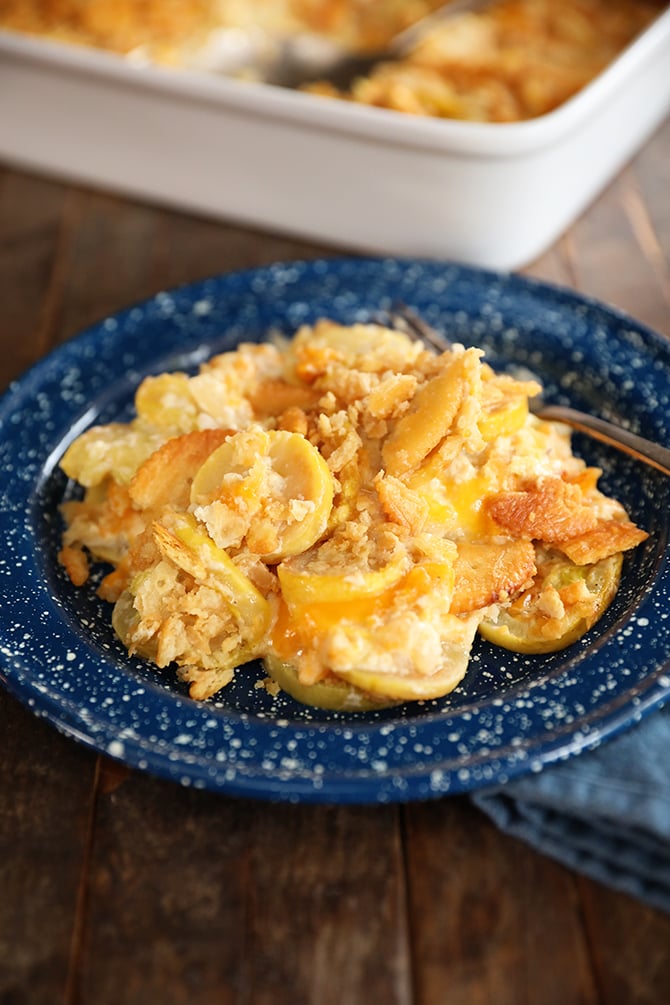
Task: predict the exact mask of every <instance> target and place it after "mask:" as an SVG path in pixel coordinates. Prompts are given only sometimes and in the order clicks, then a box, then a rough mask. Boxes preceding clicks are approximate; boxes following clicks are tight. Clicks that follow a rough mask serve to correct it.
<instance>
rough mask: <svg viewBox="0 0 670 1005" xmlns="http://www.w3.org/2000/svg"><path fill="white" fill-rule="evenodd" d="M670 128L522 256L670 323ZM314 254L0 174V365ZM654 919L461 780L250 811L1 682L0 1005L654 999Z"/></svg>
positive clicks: (666, 922)
mask: <svg viewBox="0 0 670 1005" xmlns="http://www.w3.org/2000/svg"><path fill="white" fill-rule="evenodd" d="M669 183H670V122H668V123H666V125H665V126H664V127H663V128H662V129H661V130H660V131H659V132H658V133H657V135H656V136H655V137H654V138H653V140H652V141H651V142H650V143H649V144H648V145H647V147H646V148H645V149H644V150H643V151H642V152H641V153H640V154H639V156H638V157H637V158H636V159H635V161H634V162H633V163H632V165H630V166H629V167H628V168H626V169H625V170H624V171H623V173H622V174H621V175H620V176H619V177H618V178H617V179H616V180H615V181H614V183H613V184H612V185H611V186H610V187H609V189H608V190H607V191H606V192H605V193H604V194H603V195H602V196H601V197H600V198H599V199H598V201H597V202H596V203H595V204H594V205H593V206H592V207H591V208H590V209H589V210H588V212H587V213H586V214H585V215H584V216H583V217H582V218H581V219H580V220H579V221H578V222H577V223H576V224H575V225H574V226H573V227H572V228H571V229H570V231H569V232H568V233H567V234H566V235H565V236H564V237H563V238H562V239H561V240H560V241H559V242H558V243H557V244H556V246H555V247H553V248H552V249H551V250H550V251H549V252H548V253H547V254H545V255H544V256H543V257H542V258H541V259H540V260H539V261H537V262H535V263H533V265H532V266H531V267H529V268H528V269H527V272H528V273H529V274H532V275H534V276H540V277H543V278H547V279H549V280H552V281H557V282H560V283H563V284H566V285H568V286H572V287H575V288H576V289H578V290H580V291H583V292H585V293H588V294H590V295H593V296H595V297H598V298H601V299H603V300H606V301H609V302H610V303H613V304H616V305H617V306H619V307H621V308H624V309H625V310H627V311H629V312H631V313H632V314H633V315H635V316H637V317H638V318H639V319H641V320H642V321H644V322H647V323H648V324H650V325H651V326H653V327H655V328H656V329H658V330H659V331H661V332H663V333H665V334H666V335H669V336H670V184H669ZM324 252H325V253H331V254H332V252H329V251H328V249H323V248H318V247H314V246H311V245H306V244H301V243H298V242H296V241H293V240H291V239H287V238H284V237H280V236H276V235H270V234H264V233H258V232H254V231H250V230H244V229H242V228H238V227H235V226H228V225H225V224H220V223H214V222H210V221H206V220H202V219H194V218H191V217H188V216H184V215H180V214H179V213H175V212H168V211H165V210H163V209H159V208H155V207H152V206H148V205H139V204H137V203H134V202H130V201H127V200H125V199H122V198H117V197H115V196H113V195H107V194H100V193H96V192H92V191H87V190H85V189H82V188H78V187H76V186H73V185H68V184H59V183H57V182H54V181H49V180H44V179H41V178H38V177H35V176H32V175H29V174H24V173H21V172H20V171H16V170H12V169H10V168H6V169H4V170H3V169H2V168H0V335H1V338H2V350H3V352H2V355H1V356H0V380H1V383H2V386H5V385H6V384H7V383H8V382H9V381H10V380H11V379H12V378H14V377H17V376H18V375H19V374H20V373H21V372H22V371H23V370H24V369H25V368H26V367H27V366H28V365H29V364H31V363H33V362H34V361H35V360H37V359H38V358H39V357H40V356H42V355H44V354H45V353H47V352H48V351H49V350H51V349H53V348H54V347H55V346H57V345H58V344H60V343H62V342H64V341H65V340H67V339H68V338H70V337H71V336H72V335H74V334H75V333H76V332H77V331H79V330H80V329H81V328H83V327H84V326H86V325H88V324H90V323H92V322H94V321H96V320H98V319H100V318H101V317H103V316H104V315H106V314H108V313H109V312H113V311H116V310H117V309H119V308H121V307H124V306H125V305H127V304H128V303H129V302H131V301H135V300H138V299H140V298H143V297H146V296H149V295H151V294H153V293H155V292H156V291H157V290H159V289H164V288H166V287H169V286H171V285H174V284H177V283H182V282H186V281H189V280H195V279H198V278H201V277H204V276H207V275H211V274H215V273H218V272H223V271H226V270H230V269H237V268H242V267H247V266H254V265H259V264H262V263H267V262H271V261H273V260H278V259H287V258H295V257H313V256H316V255H317V254H322V253H324ZM669 988H670V917H667V916H665V915H663V914H661V913H658V912H655V911H653V910H651V909H649V908H648V907H645V906H643V905H641V904H640V903H637V902H636V901H634V900H632V899H630V898H629V897H627V896H624V895H622V894H618V893H615V892H612V891H611V890H609V889H606V888H604V887H602V886H600V885H598V884H597V883H594V882H591V881H589V880H587V879H585V878H583V877H582V876H580V875H577V874H575V873H572V872H570V871H568V870H566V869H564V868H562V867H560V866H559V865H557V864H555V863H554V862H552V861H550V860H549V859H547V858H545V857H543V856H541V855H539V854H536V853H535V852H534V851H532V850H530V849H529V848H528V847H526V846H525V845H524V844H521V843H520V842H518V841H516V840H513V839H511V838H508V837H506V836H504V835H502V834H500V833H499V832H498V831H497V830H496V829H495V828H494V827H493V825H492V824H491V823H490V822H489V821H488V820H487V819H485V818H484V817H483V816H482V815H481V814H480V813H479V812H478V811H477V810H476V809H474V808H473V806H472V805H471V804H470V802H469V801H468V799H467V798H447V799H443V800H440V801H436V802H432V803H428V804H421V805H408V806H384V807H370V808H368V807H354V808H351V807H345V808H342V807H337V806H334V807H328V806H288V805H280V806H274V805H265V804H261V803H254V802H247V801H242V800H236V799H232V798H224V797H221V796H218V795H213V794H208V793H205V792H199V791H193V790H189V789H184V788H180V787H178V786H176V785H173V784H170V783H167V782H164V781H160V780H156V779H155V778H152V777H149V776H147V775H145V774H142V773H140V772H137V771H130V770H126V769H124V768H123V767H120V766H119V765H117V764H116V763H113V762H111V761H108V760H106V759H105V758H104V757H99V756H96V755H95V754H93V753H90V752H89V751H88V750H86V749H84V748H82V747H80V746H78V745H77V744H76V743H75V742H73V741H72V740H69V739H66V738H64V737H63V736H61V735H59V734H58V733H57V732H56V731H55V730H54V729H53V728H51V727H50V726H49V725H47V724H46V723H45V722H43V721H41V720H40V719H38V718H36V717H35V716H33V715H32V714H31V713H30V712H29V711H28V710H26V709H25V708H23V707H22V706H21V705H19V704H18V702H17V701H15V700H14V699H13V698H12V697H10V696H9V695H8V694H7V693H6V692H5V691H4V690H1V689H0V1002H1V1003H3V1005H23V1003H26V1005H42V1003H44V1005H89V1003H90V1005H154V1003H155V1005H186V1003H187V1005H210V1003H212V1005H213V1003H217V1005H219V1003H223V1005H227V1003H235V1005H265V1003H267V1005H331V1003H332V1005H358V1003H366V1005H377V1003H379V1005H410V1003H412V1005H443V1003H447V1002H448V1003H449V1005H479V1003H490V1005H520V1003H530V1002H532V1003H534V1005H547V1003H556V1005H572V1003H589V1005H590V1003H594V1005H595V1003H598V1005H605V1003H607V1005H610V1003H612V1005H614V1003H623V1005H629V1003H635V1005H639V1003H644V1002H650V1003H652V1002H653V1003H654V1005H658V1003H660V1002H662V1001H666V1000H667V994H668V989H669Z"/></svg>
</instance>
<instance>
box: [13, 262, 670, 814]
mask: <svg viewBox="0 0 670 1005" xmlns="http://www.w3.org/2000/svg"><path fill="white" fill-rule="evenodd" d="M389 263H392V264H394V266H395V267H397V268H416V267H417V266H418V267H419V268H420V269H425V268H432V269H435V268H440V269H443V270H456V273H457V274H460V275H466V276H467V277H469V278H471V279H476V280H477V282H479V283H483V284H486V285H489V284H491V283H498V284H503V286H504V287H505V289H506V290H507V291H510V290H511V291H512V292H513V291H514V289H519V288H521V289H524V290H532V291H533V292H534V294H535V295H538V294H539V295H542V294H543V293H544V292H545V291H547V292H550V293H551V295H552V297H556V296H558V297H559V299H561V300H563V301H567V302H569V303H570V304H571V305H572V306H573V307H574V306H579V307H582V308H583V307H586V308H588V309H589V310H591V311H597V312H599V313H603V314H604V316H606V317H607V318H608V319H615V320H616V321H617V322H618V323H619V324H621V325H623V326H628V327H630V328H631V330H634V331H636V332H637V333H639V334H640V335H641V336H642V338H643V341H646V343H647V345H648V346H650V347H655V348H656V349H657V350H662V351H664V352H665V353H666V354H668V353H669V352H670V348H669V345H668V340H667V339H665V338H664V336H662V335H661V334H660V333H657V332H655V331H654V330H653V329H651V328H649V327H648V326H646V325H644V324H643V323H642V322H639V321H637V320H635V319H634V318H632V317H631V316H630V315H628V314H627V313H626V312H624V311H621V310H619V309H617V308H616V307H611V306H610V305H608V304H605V303H604V302H603V301H600V300H598V299H596V298H593V297H589V296H588V295H583V294H581V293H579V292H578V291H575V290H572V289H570V288H567V287H563V286H561V285H559V284H555V283H551V282H547V281H545V280H541V279H537V278H535V277H526V276H520V275H518V274H515V273H504V272H496V271H494V270H488V269H480V268H477V267H474V266H470V265H462V264H460V263H451V262H435V261H433V260H426V259H417V258H395V257H394V258H380V257H366V258H360V257H342V256H333V257H328V258H317V259H308V260H303V259H296V260H292V261H289V262H282V263H273V264H270V265H266V266H260V267H251V268H248V269H242V270H237V271H231V272H226V273H222V274H220V275H214V276H211V277H207V278H205V279H202V280H198V281H196V282H194V283H185V284H181V285H179V286H176V287H174V288H172V289H171V290H170V291H167V292H166V291H161V292H159V293H157V294H154V295H153V296H152V297H149V298H145V299H144V300H140V301H137V302H136V303H135V304H132V305H130V306H127V307H125V308H123V309H122V310H120V311H117V312H115V313H114V314H113V315H110V316H109V317H107V318H103V319H100V320H99V321H97V322H95V323H94V324H92V325H89V326H88V327H87V328H85V329H84V330H82V331H81V332H79V333H78V334H76V335H75V336H73V337H72V338H71V339H69V340H68V341H66V342H64V343H63V344H61V345H60V346H57V347H56V348H54V349H52V350H51V351H50V352H49V353H48V354H47V355H46V356H44V357H42V358H41V359H40V360H38V361H36V362H35V363H34V364H33V365H32V366H31V367H29V368H28V369H27V370H26V371H25V372H24V373H23V374H22V375H20V376H19V377H18V378H17V379H16V380H14V381H12V382H11V383H10V385H9V387H8V388H7V389H6V390H5V391H4V392H3V394H2V396H0V429H5V421H4V420H5V417H6V414H8V413H7V409H8V407H9V405H10V403H11V398H12V396H13V395H15V394H21V393H23V394H25V393H26V392H27V390H28V389H29V388H31V387H32V386H33V385H35V384H37V385H39V384H40V382H41V381H42V380H43V377H44V374H45V373H46V372H47V371H48V370H50V369H52V368H54V366H55V367H56V368H58V366H59V365H62V364H63V363H64V361H65V360H67V358H68V357H69V356H71V355H76V354H77V353H78V352H80V353H82V352H84V351H85V349H86V347H87V345H88V343H89V342H91V341H92V342H95V341H96V340H97V339H99V338H100V337H101V333H102V332H103V330H104V328H105V325H107V324H108V323H109V321H110V320H113V321H115V323H116V324H117V325H119V326H122V325H123V323H125V321H126V320H127V319H128V318H129V317H130V315H131V314H132V312H133V311H136V310H138V309H139V310H147V309H149V307H150V305H155V304H156V303H157V302H158V300H159V298H160V297H161V296H165V295H169V296H179V297H182V298H186V300H187V301H188V300H190V301H191V303H193V302H194V298H195V297H197V296H200V295H202V293H203V291H205V290H206V289H207V288H208V287H211V286H212V285H220V284H224V285H225V284H226V283H228V284H230V283H231V282H232V283H239V284H242V285H244V284H245V283H247V284H248V282H249V281H250V280H253V279H255V278H256V277H258V276H259V275H265V276H270V275H271V273H272V270H273V269H277V268H281V269H293V270H297V271H298V272H300V273H301V277H300V278H301V279H304V276H305V274H307V273H311V274H312V275H315V274H317V273H318V272H319V271H321V272H322V273H323V272H324V271H325V272H331V271H333V270H334V271H336V272H338V271H342V270H343V269H344V270H346V269H347V268H354V269H356V268H360V267H363V268H373V269H374V268H375V267H377V268H379V269H383V268H384V266H385V265H388V264H389ZM58 443H59V444H62V437H61V438H60V439H59V441H58ZM57 459H58V458H57V456H54V455H53V452H52V455H51V456H50V458H49V459H48V460H47V462H46V463H45V465H43V468H42V477H43V480H45V479H46V477H47V474H48V472H47V463H52V465H55V463H56V462H57ZM27 502H28V506H29V508H30V505H31V503H32V502H33V501H32V500H27ZM2 520H4V518H3V517H2V514H1V513H0V521H2ZM665 532H666V535H667V526H666V527H665ZM659 555H660V553H659ZM659 561H661V558H660V557H659ZM3 635H4V625H3V622H2V615H0V642H2V641H3ZM0 651H1V652H2V653H3V656H4V659H5V663H7V662H11V661H12V659H15V660H16V664H15V666H14V667H13V669H12V670H11V671H8V672H7V673H3V672H2V671H1V670H0V680H2V682H3V683H4V685H5V686H6V688H7V690H8V691H10V692H12V693H14V694H15V696H16V697H17V698H18V699H19V700H20V701H22V702H23V703H24V704H27V705H29V706H30V707H31V708H32V709H33V711H36V712H37V714H40V715H43V717H44V718H46V719H48V720H49V721H50V722H51V723H52V724H53V725H54V726H56V728H58V729H59V730H60V731H61V732H64V733H66V734H68V735H70V736H72V737H74V738H75V739H77V740H78V741H79V742H83V743H85V744H86V745H88V746H89V747H90V748H91V749H93V750H96V751H97V752H99V753H102V754H104V755H106V756H110V757H112V758H113V759H114V758H115V759H118V760H121V761H123V763H125V764H131V766H133V767H136V768H140V769H141V770H149V771H150V772H151V773H152V774H157V775H161V776H162V777H168V778H171V779H172V780H178V781H181V782H182V783H183V784H194V785H195V786H196V787H205V788H209V789H214V790H216V791H220V792H228V793H230V794H235V795H250V796H253V797H255V798H263V797H264V798H269V799H273V800H276V799H279V800H284V799H288V800H289V801H296V800H297V801H335V802H366V803H369V802H377V801H404V800H406V799H411V798H416V792H415V789H416V788H417V787H416V786H415V785H414V784H413V783H412V781H410V782H407V784H406V785H402V784H398V783H397V782H394V781H393V777H391V776H387V777H385V776H383V775H378V774H375V773H374V772H372V773H370V777H366V778H365V780H364V781H362V782H359V783H358V784H354V785H353V786H352V785H351V784H350V783H348V782H346V781H345V782H342V783H341V784H339V783H338V779H337V777H335V778H328V779H327V780H323V781H322V784H321V785H317V786H315V785H314V783H313V781H312V782H305V783H304V784H303V783H302V782H300V780H299V779H297V778H295V777H294V778H293V782H291V779H290V772H288V775H287V778H283V779H279V782H277V780H276V779H275V780H274V781H273V780H272V779H270V778H268V777H263V776H261V778H260V780H259V781H257V780H255V779H252V778H251V777H247V776H246V775H245V771H246V767H245V766H243V765H237V767H236V772H235V777H228V778H227V779H223V780H222V779H221V778H220V777H219V776H218V775H217V776H216V778H214V777H210V778H209V780H208V779H203V778H202V777H201V776H199V775H198V774H195V775H194V774H193V771H191V772H190V774H189V771H188V770H186V769H184V767H183V765H179V764H177V765H176V769H177V770H174V767H175V766H174V765H172V764H162V763H161V764H159V763H157V760H156V758H157V755H156V754H153V755H152V757H153V760H154V763H146V764H144V763H142V762H143V761H145V760H146V758H143V757H141V756H140V750H141V744H138V745H137V749H135V747H134V745H133V742H132V741H131V739H130V738H126V740H125V747H124V750H123V754H122V755H121V756H119V755H118V751H116V748H115V747H114V737H113V735H112V734H110V735H109V736H108V737H107V739H108V743H107V747H106V749H101V745H100V742H99V740H98V739H96V738H94V737H92V736H90V735H87V734H86V732H85V731H83V730H81V729H78V728H77V723H76V716H72V715H70V714H69V713H67V712H66V710H64V708H65V706H63V705H62V704H61V705H60V706H59V705H58V702H57V700H56V699H52V702H53V707H51V706H49V702H47V701H46V698H45V697H44V691H43V690H42V692H39V691H36V689H35V686H34V685H35V682H34V681H31V678H30V667H29V666H25V667H24V666H23V665H22V664H21V663H20V660H19V657H18V656H14V657H13V656H12V654H11V653H9V652H8V650H7V646H6V645H4V644H3V645H2V647H1V648H0ZM667 666H668V663H667V661H666V663H665V664H664V665H663V666H659V667H657V668H656V669H655V670H654V671H653V672H652V673H650V674H647V675H646V676H645V678H644V683H645V687H644V688H642V689H640V693H641V695H642V697H639V696H638V697H639V701H638V703H637V705H636V707H635V710H634V713H631V710H630V709H628V710H627V709H626V708H624V709H623V710H620V711H618V712H617V711H616V710H615V711H614V712H613V713H612V714H611V715H610V716H609V717H607V722H606V723H605V727H606V728H605V729H598V730H597V735H596V734H593V735H591V736H589V735H588V734H586V735H585V736H584V737H583V738H582V739H581V741H580V742H579V743H578V744H577V745H576V744H575V742H574V739H573V741H572V742H571V743H570V744H568V745H566V744H563V745H560V744H559V745H556V744H551V743H550V742H549V743H547V742H545V745H544V747H543V748H542V749H540V750H539V751H538V752H537V754H536V756H534V757H533V758H532V761H533V767H532V768H531V766H530V764H529V761H528V758H526V759H525V760H524V759H522V760H519V761H517V762H515V763H507V770H506V772H505V776H506V777H507V778H511V777H517V776H519V775H520V774H524V773H527V771H529V770H535V769H536V768H537V766H538V765H539V766H540V767H543V766H546V765H548V764H550V763H553V762H554V761H556V760H561V759H564V757H566V756H573V755H574V754H576V753H579V752H581V751H582V750H585V749H589V748H591V747H592V746H594V745H597V743H599V742H602V740H604V739H609V738H611V737H612V736H614V735H617V733H619V732H620V731H621V730H623V729H625V728H626V727H627V726H628V725H631V719H635V720H638V719H639V718H641V717H642V716H643V715H645V714H647V713H648V712H649V711H651V710H652V709H653V708H655V707H657V706H658V705H660V704H662V703H663V702H664V700H665V699H666V697H667V695H668V694H670V679H668V677H667ZM26 671H27V672H26ZM143 686H144V685H143ZM514 690H515V691H519V690H520V691H521V692H524V691H526V690H527V688H526V687H524V686H523V685H521V686H520V688H515V689H514ZM633 690H634V691H635V690H636V689H633ZM40 693H41V695H42V707H40V705H39V702H40ZM161 693H162V694H164V695H166V696H167V695H169V696H170V701H171V702H172V703H174V700H175V696H174V694H173V693H172V692H170V691H168V690H167V689H165V688H163V689H161ZM628 697H629V696H628V695H623V696H621V702H619V704H621V703H624V704H625V701H626V700H628ZM179 700H180V701H182V702H183V701H184V699H181V698H180V699H179ZM61 701H62V696H61ZM185 701H186V702H190V699H185ZM475 704H476V703H475ZM480 704H481V702H480ZM45 706H49V707H45ZM189 707H191V706H190V705H189ZM605 707H607V706H605ZM453 711H454V712H455V714H458V713H459V712H460V709H458V708H456V709H455V710H453ZM59 713H60V714H59ZM228 714H229V715H230V713H228ZM593 714H594V715H595V714H597V713H596V711H594V713H593ZM448 719H449V720H450V719H451V716H449V717H448ZM243 720H244V716H242V717H241V718H240V721H243ZM432 720H440V721H442V722H444V721H445V716H444V713H435V714H434V715H427V716H426V717H425V719H417V720H406V722H407V723H410V722H411V723H412V724H413V725H414V726H416V725H417V724H418V723H422V722H428V721H432ZM254 721H255V723H256V724H257V719H256V720H254ZM103 725H104V722H103ZM381 726H383V723H379V724H376V725H373V726H371V725H370V723H369V722H367V723H360V724H348V725H346V726H344V725H343V723H342V722H339V721H338V722H336V723H334V724H332V725H331V724H330V723H327V724H325V726H324V725H321V726H318V727H315V726H314V725H313V724H303V723H298V724H297V726H295V727H294V728H297V729H308V730H309V731H314V730H315V729H316V732H317V733H318V732H319V731H322V730H323V729H324V728H325V729H326V731H328V730H330V729H332V728H336V729H338V730H340V732H341V731H342V730H343V729H347V730H349V729H351V730H352V731H354V732H357V731H360V732H365V731H367V732H370V730H371V729H372V730H377V731H378V730H379V728H380V727H381ZM98 728H102V727H101V726H100V725H99V726H98ZM263 728H264V727H260V731H261V732H263ZM271 728H276V727H272V726H271ZM110 729H112V727H111V726H110ZM110 747H111V749H110ZM568 747H569V749H568ZM129 757H130V759H129ZM498 760H502V761H504V759H500V758H499V759H498ZM427 770H428V769H427V766H426V765H422V764H418V765H417V764H416V762H409V766H408V767H407V768H406V774H407V775H412V776H413V775H414V774H417V773H418V774H419V775H421V778H422V779H423V780H424V781H425V774H426V771H427ZM433 770H434V771H438V772H439V771H440V770H441V769H440V767H439V766H437V767H434V768H433ZM501 773H502V772H500V771H499V772H498V774H499V775H500V774H501ZM242 776H244V777H242ZM396 777H399V776H398V773H397V772H396ZM443 781H444V780H443ZM479 781H480V782H481V779H480V780H479ZM394 786H395V789H394ZM420 787H421V786H420ZM482 787H486V786H485V785H483V784H475V782H474V781H473V778H472V777H470V778H469V779H465V778H461V779H460V780H459V779H458V778H456V779H454V780H451V781H450V784H448V785H446V788H445V786H444V784H442V785H441V786H438V787H437V788H436V790H435V791H434V792H428V793H424V792H422V795H432V794H434V795H444V794H446V793H456V792H465V791H471V790H473V789H474V788H482ZM423 788H425V786H423Z"/></svg>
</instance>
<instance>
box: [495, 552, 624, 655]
mask: <svg viewBox="0 0 670 1005" xmlns="http://www.w3.org/2000/svg"><path fill="white" fill-rule="evenodd" d="M622 563H623V558H622V555H621V554H616V555H611V556H610V557H608V558H604V559H602V560H601V561H600V562H596V563H595V564H594V565H575V564H574V563H573V562H571V561H570V559H569V558H567V557H566V556H564V555H561V554H560V553H559V552H556V551H554V552H545V553H544V554H543V555H542V557H541V558H540V561H539V562H538V573H537V575H536V577H535V581H534V583H533V586H532V587H531V588H530V589H528V590H526V591H525V592H524V593H522V594H521V595H520V596H519V597H517V598H516V599H515V600H514V602H513V603H512V604H511V605H510V606H509V607H504V608H501V609H500V611H499V612H498V614H497V615H496V617H494V618H485V619H484V620H483V621H482V623H481V624H480V626H479V632H480V634H481V635H482V636H483V637H484V638H485V639H487V640H488V641H489V642H493V643H495V645H498V646H501V647H502V648H503V649H511V650H513V651H514V652H519V653H549V652H554V651H556V650H559V649H565V648H566V647H567V646H569V645H571V644H572V643H573V642H576V641H577V640H578V639H580V638H581V637H582V635H584V634H585V632H587V631H588V630H589V628H591V627H592V626H593V625H594V624H595V623H596V621H597V620H598V619H599V618H600V617H601V615H602V614H603V613H604V612H605V610H606V609H607V607H608V606H609V604H610V603H611V601H612V599H613V598H614V595H615V594H616V592H617V588H618V586H619V580H620V577H621V566H622Z"/></svg>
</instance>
